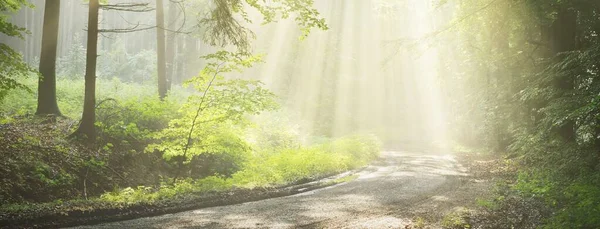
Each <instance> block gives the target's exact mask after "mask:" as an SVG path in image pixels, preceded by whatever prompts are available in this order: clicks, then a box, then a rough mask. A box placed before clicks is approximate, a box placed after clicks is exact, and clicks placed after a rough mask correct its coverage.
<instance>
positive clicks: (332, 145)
mask: <svg viewBox="0 0 600 229" xmlns="http://www.w3.org/2000/svg"><path fill="white" fill-rule="evenodd" d="M378 153H379V143H378V141H377V139H375V138H374V137H372V136H351V137H345V138H341V139H338V140H334V141H330V142H328V143H324V144H317V145H313V146H308V147H299V148H278V149H275V150H273V151H270V152H253V154H251V155H250V156H249V157H248V158H247V159H246V162H245V163H244V165H243V166H242V169H241V170H239V171H237V172H235V173H233V174H232V175H231V176H230V177H226V176H222V175H214V176H208V177H204V178H201V179H191V178H188V179H184V180H178V181H176V183H174V184H173V183H170V182H163V183H162V184H161V185H160V186H159V187H147V186H139V187H136V188H131V187H128V188H125V189H121V190H117V191H113V192H108V193H105V194H103V195H102V196H101V197H100V199H101V200H104V201H108V202H116V203H123V204H133V203H139V202H150V203H151V202H153V201H156V200H161V199H165V198H173V197H175V196H177V195H182V194H189V193H203V192H209V191H225V190H231V189H234V188H248V189H252V188H257V187H274V186H279V185H285V184H289V183H295V182H298V181H301V180H311V179H315V178H320V177H324V176H328V175H332V174H335V173H339V172H343V171H347V170H349V169H355V168H358V167H360V166H364V165H366V164H367V163H368V162H369V161H370V160H373V159H374V158H376V157H377V155H378Z"/></svg>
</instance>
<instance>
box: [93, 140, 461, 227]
mask: <svg viewBox="0 0 600 229" xmlns="http://www.w3.org/2000/svg"><path fill="white" fill-rule="evenodd" d="M357 175H358V177H356V179H354V180H352V181H349V182H346V183H341V184H338V185H334V186H330V187H327V188H323V189H319V190H314V191H310V192H305V193H301V194H297V195H293V196H287V197H281V198H274V199H267V200H262V201H256V202H249V203H244V204H237V205H230V206H221V207H211V208H204V209H198V210H193V211H186V212H180V213H176V214H168V215H163V216H158V217H148V218H140V219H135V220H128V221H121V222H114V223H108V224H101V225H94V226H88V227H82V228H405V226H406V225H410V224H411V223H412V222H411V221H414V220H415V218H416V217H422V218H425V219H428V218H436V217H437V218H439V216H440V214H443V212H445V211H447V210H449V209H451V208H452V207H453V206H454V205H455V204H456V203H458V202H460V201H463V199H469V198H472V197H471V196H462V197H460V196H459V197H457V196H456V195H455V194H453V192H456V190H457V189H459V188H460V187H461V186H463V185H464V182H462V180H464V179H462V178H461V177H463V176H466V170H465V169H464V168H463V167H462V166H461V165H460V164H459V163H458V162H457V161H456V159H455V158H454V157H453V156H451V155H439V154H422V153H416V152H415V153H411V152H383V153H382V155H381V157H380V158H379V159H378V160H377V161H375V162H373V163H372V164H371V165H370V166H368V167H367V168H365V169H364V170H362V171H361V172H359V173H357ZM431 215H437V216H431Z"/></svg>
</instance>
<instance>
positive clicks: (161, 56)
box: [156, 0, 168, 99]
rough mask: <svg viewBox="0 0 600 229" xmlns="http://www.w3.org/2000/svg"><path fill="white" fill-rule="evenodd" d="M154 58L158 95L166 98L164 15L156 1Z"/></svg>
mask: <svg viewBox="0 0 600 229" xmlns="http://www.w3.org/2000/svg"><path fill="white" fill-rule="evenodd" d="M156 57H157V61H156V64H157V65H158V66H157V71H158V95H159V97H160V99H164V98H165V97H166V96H167V89H168V87H167V69H166V68H167V62H166V58H165V13H164V4H163V1H162V0H156Z"/></svg>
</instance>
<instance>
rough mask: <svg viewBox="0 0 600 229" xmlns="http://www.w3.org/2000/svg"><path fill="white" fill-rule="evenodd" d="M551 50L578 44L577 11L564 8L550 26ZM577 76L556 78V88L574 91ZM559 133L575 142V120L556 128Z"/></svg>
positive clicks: (567, 49)
mask: <svg viewBox="0 0 600 229" xmlns="http://www.w3.org/2000/svg"><path fill="white" fill-rule="evenodd" d="M550 32H551V38H550V52H551V54H552V55H557V54H559V53H563V52H568V51H573V50H575V49H576V46H577V12H575V11H571V10H568V9H563V10H560V11H559V12H558V15H557V18H556V20H555V21H554V23H553V24H552V26H551V28H550ZM574 77H575V76H572V75H569V76H565V77H563V78H557V79H556V80H555V82H554V83H555V88H556V89H557V90H559V91H561V92H560V93H559V94H560V95H563V96H564V95H565V94H566V93H572V91H573V90H574V88H575V78H574ZM556 131H557V133H558V134H559V135H560V136H561V137H562V138H563V139H564V140H565V141H567V142H575V140H576V134H575V122H574V121H573V120H568V121H566V122H564V123H563V124H562V125H560V126H558V127H557V128H556Z"/></svg>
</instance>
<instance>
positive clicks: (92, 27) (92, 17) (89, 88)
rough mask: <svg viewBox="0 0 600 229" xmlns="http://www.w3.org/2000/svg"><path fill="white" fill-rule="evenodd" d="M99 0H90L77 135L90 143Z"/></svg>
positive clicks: (94, 134) (93, 117) (91, 138)
mask: <svg viewBox="0 0 600 229" xmlns="http://www.w3.org/2000/svg"><path fill="white" fill-rule="evenodd" d="M98 1H99V0H90V6H89V7H90V8H89V9H90V11H89V18H88V39H87V55H86V68H85V98H84V101H83V115H82V117H81V124H80V125H79V129H77V131H76V132H75V134H76V135H82V136H85V137H87V140H88V141H89V142H90V143H93V142H95V140H96V128H95V126H94V123H95V122H96V60H97V57H98V55H97V54H98V14H99V12H98V11H99V8H100V4H99V2H98Z"/></svg>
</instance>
